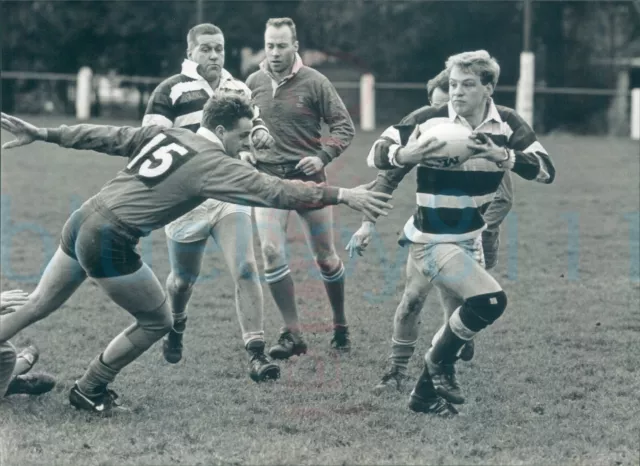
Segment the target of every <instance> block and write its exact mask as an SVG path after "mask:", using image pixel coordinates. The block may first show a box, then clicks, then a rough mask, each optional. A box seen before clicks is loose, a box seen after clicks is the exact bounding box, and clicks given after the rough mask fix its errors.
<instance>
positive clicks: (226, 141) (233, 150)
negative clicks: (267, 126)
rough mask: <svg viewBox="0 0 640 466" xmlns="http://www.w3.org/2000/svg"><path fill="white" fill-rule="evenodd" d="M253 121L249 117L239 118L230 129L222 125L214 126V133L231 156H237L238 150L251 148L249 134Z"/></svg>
mask: <svg viewBox="0 0 640 466" xmlns="http://www.w3.org/2000/svg"><path fill="white" fill-rule="evenodd" d="M251 128H253V123H251V120H250V119H249V118H241V119H240V120H238V122H237V123H236V125H235V126H234V127H233V128H231V129H226V128H224V127H222V126H218V127H217V128H216V131H215V133H216V134H217V135H218V137H219V138H220V140H221V141H222V144H223V145H224V149H225V151H226V153H227V154H229V155H230V156H231V157H236V158H237V157H238V154H239V153H240V151H249V150H251V145H250V142H249V136H250V135H251Z"/></svg>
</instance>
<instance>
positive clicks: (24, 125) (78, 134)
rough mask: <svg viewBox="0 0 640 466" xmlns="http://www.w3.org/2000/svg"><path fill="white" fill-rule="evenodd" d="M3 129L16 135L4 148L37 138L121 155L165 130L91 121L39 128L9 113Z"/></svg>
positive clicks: (79, 148)
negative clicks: (100, 123)
mask: <svg viewBox="0 0 640 466" xmlns="http://www.w3.org/2000/svg"><path fill="white" fill-rule="evenodd" d="M2 129H4V130H7V131H9V132H10V133H12V134H13V135H14V136H15V137H16V139H14V140H13V141H9V142H7V143H6V144H4V145H3V146H2V148H3V149H12V148H14V147H20V146H25V145H27V144H31V143H32V142H35V141H43V142H51V143H54V144H57V145H59V146H61V147H66V148H69V149H78V150H94V151H96V152H102V153H103V154H108V155H117V156H121V157H129V156H130V155H131V153H132V151H134V150H135V149H136V148H137V147H138V146H139V145H140V144H141V143H142V142H143V141H145V140H146V139H150V138H152V137H153V136H155V135H157V134H158V133H160V132H161V131H162V128H160V127H157V126H149V127H143V128H133V127H129V126H104V125H87V124H81V125H73V126H66V125H62V126H59V127H58V128H38V127H37V126H34V125H32V124H31V123H28V122H26V121H24V120H21V119H20V118H16V117H14V116H11V115H7V114H6V113H3V114H2Z"/></svg>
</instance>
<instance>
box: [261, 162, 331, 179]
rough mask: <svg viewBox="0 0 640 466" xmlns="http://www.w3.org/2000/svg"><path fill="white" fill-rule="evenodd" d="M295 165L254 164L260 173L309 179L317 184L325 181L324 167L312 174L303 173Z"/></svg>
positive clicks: (285, 177) (287, 177)
mask: <svg viewBox="0 0 640 466" xmlns="http://www.w3.org/2000/svg"><path fill="white" fill-rule="evenodd" d="M295 167H296V166H295V164H286V165H285V164H283V165H272V164H266V163H258V164H257V165H256V168H257V169H258V170H259V171H261V172H262V173H265V174H267V175H272V176H277V177H278V178H282V179H283V180H300V181H311V182H313V183H318V184H321V183H326V182H327V174H326V173H325V171H324V168H323V169H322V170H320V171H319V172H318V173H315V174H313V175H305V174H304V172H303V171H302V170H299V169H297V168H295Z"/></svg>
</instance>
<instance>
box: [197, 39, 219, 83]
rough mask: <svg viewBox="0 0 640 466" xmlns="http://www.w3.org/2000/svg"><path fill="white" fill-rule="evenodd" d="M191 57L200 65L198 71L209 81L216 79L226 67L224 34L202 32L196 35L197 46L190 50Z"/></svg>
mask: <svg viewBox="0 0 640 466" xmlns="http://www.w3.org/2000/svg"><path fill="white" fill-rule="evenodd" d="M189 58H190V59H191V60H193V61H194V62H196V63H197V64H198V65H200V66H199V67H198V72H199V73H200V75H201V76H202V77H203V78H204V79H206V80H207V81H209V82H212V81H216V80H217V79H218V78H219V77H220V72H221V71H222V68H223V67H224V36H223V35H222V34H201V35H199V36H198V37H196V46H195V47H193V48H192V49H191V51H190V52H189Z"/></svg>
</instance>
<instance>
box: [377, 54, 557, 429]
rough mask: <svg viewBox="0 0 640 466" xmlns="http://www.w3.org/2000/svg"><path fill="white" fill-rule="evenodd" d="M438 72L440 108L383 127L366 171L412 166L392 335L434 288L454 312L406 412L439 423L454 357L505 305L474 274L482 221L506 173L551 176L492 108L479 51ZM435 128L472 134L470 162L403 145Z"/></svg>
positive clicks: (489, 68) (452, 391)
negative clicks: (452, 161)
mask: <svg viewBox="0 0 640 466" xmlns="http://www.w3.org/2000/svg"><path fill="white" fill-rule="evenodd" d="M446 69H447V72H448V73H449V96H450V99H451V100H450V101H449V103H448V104H447V105H443V106H439V107H429V108H425V109H423V110H422V111H419V112H415V113H414V114H413V117H412V119H411V120H409V121H405V122H404V123H403V124H401V125H396V126H393V127H390V128H388V129H387V130H386V131H385V132H384V133H383V136H382V138H381V139H379V140H378V141H376V143H375V144H374V145H373V147H372V148H371V151H370V152H369V156H368V164H369V165H370V166H372V167H377V168H379V169H382V170H394V169H396V168H399V169H401V170H403V171H406V172H408V171H410V170H411V169H412V168H413V167H414V166H416V165H417V167H418V168H417V170H418V173H417V195H416V199H417V204H418V205H417V209H416V213H415V214H414V215H413V216H412V217H411V218H410V219H409V220H408V221H407V223H406V224H405V226H404V229H403V233H402V235H401V238H400V240H399V243H400V244H401V245H402V246H404V245H409V258H408V261H407V278H406V285H405V290H404V294H403V297H402V300H401V302H400V304H399V306H398V309H397V310H396V315H395V321H394V329H398V328H399V322H401V321H407V320H409V321H412V322H414V323H416V322H417V319H418V314H419V313H420V310H421V309H422V306H423V304H424V301H425V299H426V298H427V296H428V294H429V292H430V291H431V289H432V288H433V287H434V286H435V287H437V288H441V289H443V290H444V291H445V293H446V294H447V295H451V296H453V297H455V298H456V299H458V300H459V301H460V303H461V305H460V306H459V307H458V308H457V309H456V310H455V311H454V312H453V314H452V315H451V317H450V318H449V319H448V321H447V322H446V323H445V325H443V326H442V327H441V328H440V329H439V330H438V332H437V333H436V335H435V336H434V338H433V341H432V346H431V348H430V349H429V351H428V352H427V354H426V356H425V366H424V369H423V371H422V374H421V375H420V378H419V379H418V381H417V383H416V385H415V387H414V388H413V391H412V393H411V398H410V403H409V407H410V409H412V410H413V411H417V412H425V413H434V414H437V415H443V416H449V415H452V414H456V413H457V410H456V409H455V407H453V406H452V404H451V403H453V404H460V403H463V402H464V397H463V396H462V393H461V390H460V387H459V385H458V382H457V380H456V375H455V361H456V359H457V355H458V353H459V351H460V350H461V349H462V347H463V346H464V345H465V343H466V342H468V341H470V340H472V339H473V338H474V336H475V335H476V334H477V333H478V332H479V331H481V330H482V329H484V328H486V327H487V326H489V325H491V324H492V323H493V322H495V321H496V320H497V319H498V318H499V317H500V316H501V315H502V313H503V312H504V310H505V309H506V306H507V296H506V294H505V293H504V291H503V290H502V287H501V286H500V284H499V283H498V282H497V281H496V280H495V279H494V278H493V277H492V276H491V275H490V274H489V273H488V272H487V271H486V270H485V268H484V266H483V260H484V258H483V254H482V242H481V234H482V231H484V230H485V229H486V221H485V219H484V218H483V216H482V213H483V212H484V211H485V209H486V208H487V205H488V203H490V202H492V201H493V199H494V198H495V195H496V190H497V189H498V187H499V185H500V183H501V181H502V179H503V177H504V172H505V171H506V170H512V171H514V172H515V173H516V174H518V175H519V176H520V177H522V178H524V179H527V180H535V181H538V182H541V183H551V182H552V181H553V179H554V177H555V169H554V166H553V164H552V162H551V159H550V158H549V155H548V154H547V152H546V150H545V149H544V147H543V146H542V145H541V144H540V143H539V142H538V141H537V138H536V135H535V133H534V132H533V130H532V129H531V128H530V127H529V125H527V123H526V122H525V121H524V120H523V119H522V118H521V117H520V116H519V115H518V114H517V113H516V112H515V111H514V110H513V109H510V108H507V107H502V106H496V105H495V104H494V103H493V100H492V98H491V96H492V94H493V90H494V89H495V86H496V84H497V82H498V77H499V74H500V67H499V65H498V63H497V62H496V61H495V59H493V58H492V57H491V56H490V55H489V54H488V53H487V52H486V51H484V50H481V51H475V52H466V53H462V54H458V55H454V56H452V57H450V58H449V59H448V60H447V63H446ZM438 122H442V123H447V122H455V123H457V124H460V125H463V126H465V127H467V128H469V129H471V130H472V131H473V132H474V134H473V136H472V139H470V144H469V147H470V148H471V149H473V150H475V151H477V153H476V154H475V155H473V156H472V157H471V158H469V159H468V160H466V161H464V162H463V163H462V164H461V165H458V166H453V167H450V168H449V169H442V168H440V167H441V166H442V164H441V163H442V160H438V159H437V157H439V156H438V155H437V154H436V153H434V151H433V150H432V149H433V147H434V145H437V141H434V140H429V141H426V142H424V143H419V142H418V140H417V138H415V137H413V138H411V135H412V134H417V133H418V132H420V126H421V125H422V124H424V123H426V124H427V125H426V126H434V125H435V124H437V123H438ZM405 174H406V173H405ZM403 176H404V175H403ZM400 178H401V177H400ZM378 180H380V178H378ZM378 189H380V190H382V189H383V188H380V187H378ZM416 327H417V326H416V325H413V326H412V329H413V335H411V336H410V337H409V341H415V339H416V338H417V329H416ZM395 336H396V332H395V330H394V338H395ZM405 338H407V337H406V336H405Z"/></svg>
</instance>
